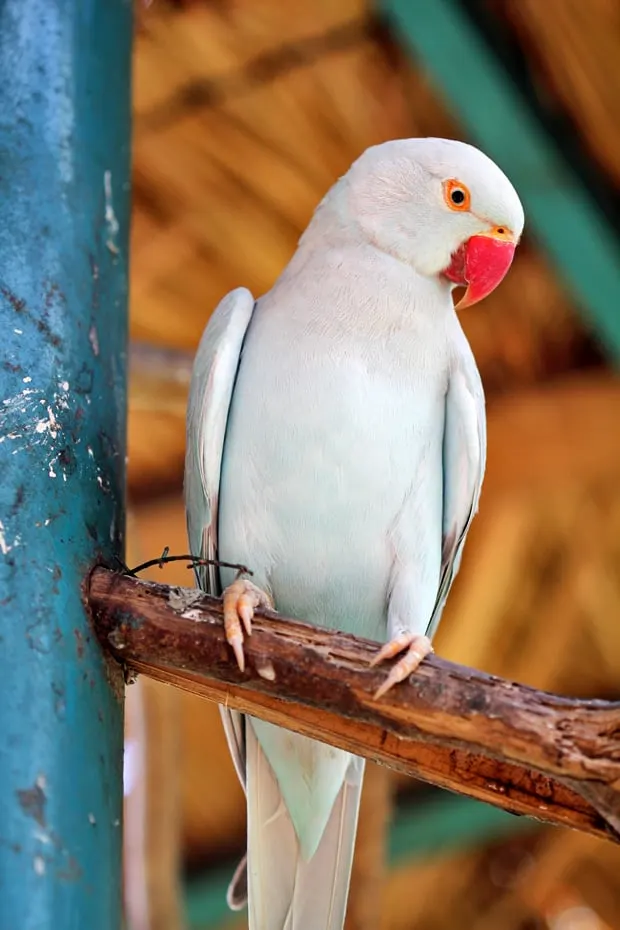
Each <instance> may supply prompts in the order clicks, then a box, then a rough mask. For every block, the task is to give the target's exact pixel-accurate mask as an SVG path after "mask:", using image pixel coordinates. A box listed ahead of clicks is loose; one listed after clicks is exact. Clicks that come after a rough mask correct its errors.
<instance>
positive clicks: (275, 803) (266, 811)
mask: <svg viewBox="0 0 620 930" xmlns="http://www.w3.org/2000/svg"><path fill="white" fill-rule="evenodd" d="M246 753H247V755H246V764H247V799H248V890H249V912H250V918H249V926H250V930H342V927H343V925H344V917H345V911H346V902H347V894H348V889H349V880H350V876H351V864H352V860H353V849H354V846H355V833H356V829H357V816H358V811H359V801H360V793H361V786H362V776H363V770H364V762H363V760H362V759H358V758H356V757H352V759H351V763H350V765H349V768H348V770H347V773H346V777H345V780H344V783H343V785H342V788H341V789H340V792H339V793H338V796H337V798H336V801H335V803H334V806H333V809H332V812H331V815H330V818H329V821H328V823H327V827H326V828H325V831H324V833H323V836H322V837H321V840H320V842H319V846H318V848H317V851H316V852H315V854H314V855H313V856H312V858H311V859H310V860H309V861H304V859H303V857H302V856H301V854H300V850H299V843H298V841H297V836H296V834H295V830H294V828H293V824H292V822H291V819H290V817H289V814H288V811H287V810H286V807H285V805H284V802H283V800H282V796H281V794H280V790H279V787H278V783H277V780H276V778H275V776H274V774H273V770H272V768H271V766H270V765H269V762H268V761H267V758H266V756H265V754H264V752H263V750H262V748H261V746H260V743H259V742H258V739H257V738H256V735H255V733H254V730H253V728H252V727H251V726H247V727H246Z"/></svg>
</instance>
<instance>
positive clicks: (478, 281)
mask: <svg viewBox="0 0 620 930" xmlns="http://www.w3.org/2000/svg"><path fill="white" fill-rule="evenodd" d="M516 247H517V244H516V242H515V241H514V239H513V238H512V237H511V236H510V235H509V234H508V233H506V232H504V230H503V229H502V231H501V235H500V234H499V233H497V232H496V231H495V230H492V231H491V232H490V233H488V234H486V235H485V234H482V235H478V236H472V237H471V238H470V239H468V240H467V242H465V243H463V245H462V246H461V247H460V248H459V249H457V251H456V252H455V253H454V255H453V256H452V260H451V262H450V264H449V265H448V267H447V268H446V269H445V271H444V272H443V274H444V275H445V276H446V278H448V280H449V281H452V282H453V283H454V284H459V285H464V286H466V287H467V290H466V291H465V294H464V295H463V297H462V298H461V300H460V301H459V302H458V304H457V309H459V310H461V309H463V308H464V307H471V306H473V304H477V303H478V301H479V300H483V298H485V297H488V295H489V294H490V293H491V291H494V290H495V288H496V287H497V285H498V284H499V283H500V282H501V281H502V280H503V278H504V277H505V276H506V274H507V272H508V269H509V268H510V266H511V264H512V260H513V258H514V254H515V249H516Z"/></svg>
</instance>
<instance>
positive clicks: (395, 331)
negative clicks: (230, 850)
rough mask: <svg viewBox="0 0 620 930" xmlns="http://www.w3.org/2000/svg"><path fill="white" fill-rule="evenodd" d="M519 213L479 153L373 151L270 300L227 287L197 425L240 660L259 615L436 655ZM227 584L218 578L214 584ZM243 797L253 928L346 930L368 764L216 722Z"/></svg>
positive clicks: (211, 577) (194, 406)
mask: <svg viewBox="0 0 620 930" xmlns="http://www.w3.org/2000/svg"><path fill="white" fill-rule="evenodd" d="M523 222H524V218H523V209H522V206H521V203H520V201H519V198H518V196H517V194H516V192H515V190H514V188H513V186H512V184H511V183H510V181H509V180H508V179H507V177H506V176H505V175H504V174H503V172H502V171H501V170H500V169H499V168H498V167H497V165H495V164H494V163H493V162H492V161H491V160H490V159H489V158H487V157H486V156H485V155H483V154H482V153H481V152H480V151H478V150H477V149H476V148H473V147H472V146H470V145H466V144H464V143H462V142H455V141H449V140H445V139H404V140H397V141H392V142H386V143H384V144H383V145H378V146H375V147H373V148H370V149H368V150H367V151H366V152H365V153H364V154H363V155H362V156H361V157H360V158H359V159H358V160H357V161H356V162H355V163H354V164H353V166H352V167H351V168H350V170H349V171H348V172H347V174H346V175H344V177H343V178H341V179H340V180H339V181H338V182H337V183H336V184H335V185H334V187H333V188H332V189H331V190H330V191H329V192H328V194H327V195H326V197H325V198H324V200H323V201H322V202H321V204H320V205H319V207H318V208H317V210H316V212H315V214H314V216H313V218H312V220H311V222H310V224H309V226H308V229H307V230H306V232H305V233H304V234H303V236H302V237H301V240H300V242H299V246H298V248H297V251H296V252H295V254H294V255H293V258H292V259H291V261H290V263H289V264H288V266H287V267H286V268H285V269H284V271H283V272H282V274H281V276H280V278H279V279H278V280H277V281H276V283H275V284H274V286H273V288H272V289H271V290H270V291H269V293H267V294H266V295H265V296H264V297H261V298H260V299H259V300H255V299H254V297H253V296H252V294H251V293H250V292H249V291H248V290H246V289H245V288H239V289H237V290H235V291H232V292H231V293H230V294H228V295H227V296H226V297H225V298H224V299H223V300H222V301H221V303H220V304H219V306H218V307H217V309H216V311H215V313H214V314H213V315H212V317H211V319H210V320H209V323H208V325H207V327H206V329H205V332H204V335H203V337H202V341H201V343H200V347H199V349H198V353H197V356H196V361H195V365H194V371H193V377H192V383H191V390H190V398H189V407H188V419H187V456H186V471H185V493H186V506H187V520H188V533H189V539H190V546H191V551H192V553H193V554H194V555H196V556H201V557H203V558H211V559H215V558H219V559H222V560H226V561H229V562H240V563H243V564H244V565H247V566H248V567H249V568H250V569H251V571H252V572H253V579H252V581H251V582H250V581H249V580H247V579H245V578H240V579H236V580H235V577H234V574H233V573H232V571H230V570H223V569H221V571H220V572H218V570H217V569H216V568H214V567H213V566H211V567H209V568H203V569H200V570H199V572H198V576H199V583H200V585H201V587H203V588H204V589H205V590H207V591H209V592H210V593H212V594H220V593H222V591H223V595H224V612H225V630H226V636H227V639H228V642H229V643H230V645H231V647H232V650H234V655H235V656H236V659H237V661H238V663H239V666H240V667H241V669H243V668H244V654H243V641H244V635H246V636H247V635H249V634H250V632H251V621H252V616H253V612H254V608H255V607H257V606H260V605H269V606H273V605H275V607H276V608H277V609H278V610H279V611H281V612H282V613H283V614H285V615H289V616H293V617H298V618H300V619H302V620H305V621H307V622H309V623H313V624H316V625H317V626H322V627H330V628H332V629H340V630H345V631H347V632H349V633H353V634H356V635H359V636H364V637H368V638H371V639H375V640H377V641H379V642H381V643H384V644H385V645H384V646H383V648H382V649H381V650H380V651H379V652H378V655H377V661H383V660H385V659H388V658H390V657H393V656H396V655H397V654H400V653H403V655H402V657H401V659H400V660H399V661H398V662H397V663H396V664H395V665H394V667H393V668H392V670H391V672H390V674H389V675H388V676H387V677H386V680H385V682H384V684H383V686H382V687H381V688H380V689H379V691H378V692H377V697H378V698H380V696H381V694H383V693H385V691H386V690H387V689H388V688H390V687H392V686H393V685H394V684H395V683H396V682H399V681H402V680H403V679H404V678H405V677H406V676H407V675H409V674H410V673H411V672H412V671H414V670H415V668H416V667H417V665H418V664H419V663H420V661H421V660H422V658H424V656H425V655H427V654H428V652H430V651H431V644H430V639H429V637H431V636H432V634H433V632H434V631H435V629H436V627H437V624H438V622H439V619H440V616H441V612H442V609H443V607H444V604H445V600H446V597H447V594H448V591H449V589H450V586H451V584H452V580H453V578H454V576H455V574H456V572H457V570H458V567H459V563H460V559H461V553H462V548H463V544H464V542H465V537H466V535H467V531H468V529H469V526H470V523H471V521H472V518H473V516H474V514H475V512H476V509H477V506H478V497H479V494H480V487H481V483H482V477H483V473H484V466H485V453H486V427H485V411H484V394H483V389H482V384H481V382H480V376H479V374H478V370H477V368H476V363H475V361H474V358H473V356H472V353H471V350H470V348H469V345H468V343H467V340H466V338H465V335H464V333H463V331H462V329H461V326H460V324H459V322H458V319H457V316H456V313H455V309H454V305H453V301H452V290H453V288H454V287H455V286H456V285H464V286H466V287H467V290H466V292H465V296H464V298H463V300H462V301H461V304H460V306H464V305H470V304H472V303H475V302H477V301H478V300H481V299H482V298H483V297H485V296H486V295H487V294H489V293H490V292H491V291H492V290H493V289H494V288H495V287H496V286H497V285H498V284H499V282H500V281H501V280H502V278H503V277H504V275H505V274H506V272H507V271H508V268H509V267H510V264H511V262H512V259H513V255H514V250H515V247H516V244H517V243H518V241H519V238H520V236H521V232H522V229H523ZM220 574H221V579H220ZM222 717H223V721H224V726H225V729H226V734H227V737H228V742H229V746H230V750H231V752H232V755H233V760H234V762H235V767H236V770H237V773H238V775H239V778H240V779H241V782H242V784H243V786H244V788H245V792H246V796H247V819H248V856H247V870H248V871H247V876H246V874H245V868H246V863H245V860H244V861H243V862H242V863H241V865H240V867H239V869H238V870H237V872H236V873H235V877H234V879H233V882H232V884H231V887H230V889H229V895H228V901H229V904H230V905H231V906H232V907H239V906H242V904H243V903H244V901H245V882H246V881H247V891H248V903H249V926H250V930H341V928H342V926H343V924H344V917H345V910H346V902H347V894H348V886H349V878H350V872H351V863H352V858H353V847H354V844H355V833H356V827H357V815H358V808H359V801H360V791H361V786H362V777H363V770H364V762H363V760H362V759H360V758H358V757H356V756H353V755H351V754H350V753H347V752H344V751H342V750H339V749H335V748H333V747H330V746H327V745H325V744H324V743H320V742H316V741H314V740H311V739H308V738H306V737H303V736H300V735H298V734H294V733H291V732H289V731H287V730H283V729H281V728H278V727H275V726H273V725H271V724H267V723H265V722H263V721H260V720H257V719H255V718H252V717H244V716H243V715H241V714H239V713H237V712H234V711H230V710H226V709H222Z"/></svg>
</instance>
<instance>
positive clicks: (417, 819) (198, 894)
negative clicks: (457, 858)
mask: <svg viewBox="0 0 620 930" xmlns="http://www.w3.org/2000/svg"><path fill="white" fill-rule="evenodd" d="M536 828H537V824H536V822H535V821H533V820H531V819H529V818H527V817H514V816H512V815H511V814H507V813H506V812H505V811H502V810H499V809H498V808H496V807H491V805H490V804H483V803H481V802H479V801H472V800H470V799H469V798H463V797H459V796H458V795H453V794H449V793H448V792H441V793H440V792H438V793H437V796H436V797H433V798H432V799H426V798H421V799H417V800H416V801H414V802H411V801H407V802H405V803H403V804H399V805H398V806H397V808H396V813H395V816H394V822H393V823H392V826H391V829H390V833H389V840H388V861H389V864H390V866H391V867H392V868H397V867H399V866H402V865H404V864H406V863H407V862H409V861H414V860H416V859H422V858H429V857H431V856H437V855H442V854H447V853H451V852H456V851H458V850H460V849H464V848H465V849H466V848H468V847H475V846H481V845H483V844H484V843H491V842H493V841H496V840H501V839H503V838H506V837H509V836H514V834H515V833H517V832H524V831H525V830H533V829H536ZM235 866H236V863H230V865H229V866H225V867H218V868H217V869H213V870H211V871H209V872H208V874H206V875H204V876H200V877H198V878H195V879H191V880H190V881H188V882H187V884H186V894H185V909H186V919H187V924H188V927H189V928H190V930H215V928H222V930H224V928H225V927H226V926H227V925H228V924H230V923H232V922H233V921H234V920H235V919H236V917H235V915H234V914H233V913H231V911H229V910H228V907H227V906H226V888H227V887H228V883H229V881H230V879H231V877H232V874H233V871H234V868H235Z"/></svg>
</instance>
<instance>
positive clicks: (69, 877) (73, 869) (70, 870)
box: [56, 856, 82, 882]
mask: <svg viewBox="0 0 620 930" xmlns="http://www.w3.org/2000/svg"><path fill="white" fill-rule="evenodd" d="M56 875H57V877H58V878H59V879H60V880H61V881H64V882H77V881H78V880H79V879H80V878H81V876H82V869H81V868H80V865H79V863H78V861H77V859H74V858H73V856H69V859H68V860H67V867H66V869H62V870H61V871H59V872H57V873H56Z"/></svg>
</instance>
